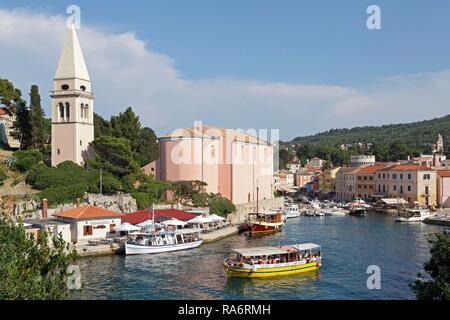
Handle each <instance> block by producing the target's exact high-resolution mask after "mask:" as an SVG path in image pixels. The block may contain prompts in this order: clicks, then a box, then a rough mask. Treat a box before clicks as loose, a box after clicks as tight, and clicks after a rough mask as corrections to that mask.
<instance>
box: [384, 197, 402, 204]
mask: <svg viewBox="0 0 450 320" xmlns="http://www.w3.org/2000/svg"><path fill="white" fill-rule="evenodd" d="M381 201H383V202H384V203H385V204H387V205H395V204H406V203H408V201H406V200H405V199H402V198H400V199H396V198H384V199H381Z"/></svg>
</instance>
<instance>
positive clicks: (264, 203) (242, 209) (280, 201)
mask: <svg viewBox="0 0 450 320" xmlns="http://www.w3.org/2000/svg"><path fill="white" fill-rule="evenodd" d="M283 205H284V198H283V197H278V198H273V199H265V200H260V201H259V204H258V207H259V208H258V210H259V212H264V211H268V210H270V209H278V208H283ZM255 211H256V204H255V203H254V202H249V203H243V204H238V205H236V213H232V214H229V215H228V220H229V221H231V223H232V224H240V223H244V222H245V219H246V218H247V214H248V213H250V212H255Z"/></svg>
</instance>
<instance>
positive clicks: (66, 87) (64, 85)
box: [61, 84, 69, 90]
mask: <svg viewBox="0 0 450 320" xmlns="http://www.w3.org/2000/svg"><path fill="white" fill-rule="evenodd" d="M61 89H63V90H69V85H67V84H63V85H62V86H61Z"/></svg>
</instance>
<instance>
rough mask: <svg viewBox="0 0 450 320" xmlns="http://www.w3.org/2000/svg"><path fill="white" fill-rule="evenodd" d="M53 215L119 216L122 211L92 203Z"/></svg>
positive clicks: (75, 216)
mask: <svg viewBox="0 0 450 320" xmlns="http://www.w3.org/2000/svg"><path fill="white" fill-rule="evenodd" d="M53 215H54V216H55V217H62V218H71V219H76V220H81V219H95V218H113V217H121V216H123V214H122V213H119V212H115V211H111V210H107V209H103V208H100V207H95V206H92V205H87V206H81V207H77V208H73V209H70V210H66V211H61V212H58V213H55V214H53Z"/></svg>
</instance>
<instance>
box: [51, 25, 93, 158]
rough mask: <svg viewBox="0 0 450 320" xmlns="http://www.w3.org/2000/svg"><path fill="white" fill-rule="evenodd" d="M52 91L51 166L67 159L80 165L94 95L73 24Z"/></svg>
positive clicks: (90, 128)
mask: <svg viewBox="0 0 450 320" xmlns="http://www.w3.org/2000/svg"><path fill="white" fill-rule="evenodd" d="M53 90H54V91H52V92H51V95H50V97H51V98H52V165H53V166H56V165H58V164H59V163H61V162H63V161H66V160H70V161H73V162H75V163H77V164H80V165H83V163H84V157H85V156H86V155H87V150H88V147H89V143H90V142H92V140H94V110H93V109H94V95H93V94H92V91H91V80H90V78H89V73H88V70H87V67H86V63H85V62H84V58H83V53H82V51H81V47H80V43H79V41H78V37H77V33H76V31H75V26H74V25H72V28H71V29H70V30H69V32H68V33H67V36H66V40H65V42H64V47H63V50H62V52H61V57H60V58H59V63H58V68H57V70H56V74H55V78H54V89H53Z"/></svg>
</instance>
